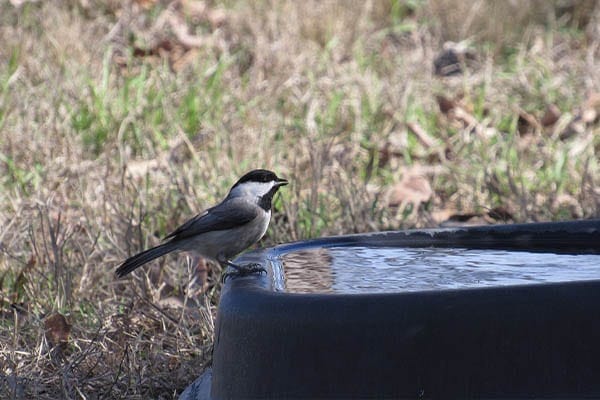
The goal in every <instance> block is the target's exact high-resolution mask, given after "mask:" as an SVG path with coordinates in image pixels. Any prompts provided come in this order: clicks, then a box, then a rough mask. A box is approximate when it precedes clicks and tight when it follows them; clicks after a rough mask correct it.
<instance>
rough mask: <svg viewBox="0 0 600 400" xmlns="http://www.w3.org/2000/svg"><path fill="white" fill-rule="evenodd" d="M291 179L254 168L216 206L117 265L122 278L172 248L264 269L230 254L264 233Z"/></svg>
mask: <svg viewBox="0 0 600 400" xmlns="http://www.w3.org/2000/svg"><path fill="white" fill-rule="evenodd" d="M287 184H288V181H287V180H285V179H282V178H278V177H277V175H275V173H274V172H271V171H268V170H265V169H255V170H253V171H250V172H248V173H247V174H246V175H244V176H242V177H241V178H240V179H239V180H238V181H237V182H236V183H235V185H233V187H232V188H231V190H230V191H229V194H228V195H227V197H225V199H224V200H223V201H222V202H221V203H219V204H217V205H216V206H214V207H212V208H209V209H208V210H206V211H204V212H203V213H201V214H198V215H196V216H195V217H193V218H192V219H190V220H188V221H187V222H185V223H184V224H183V225H181V226H180V227H179V228H177V229H176V230H175V231H173V232H172V233H170V234H169V235H167V236H166V237H165V240H167V241H166V242H164V243H162V244H160V245H158V246H156V247H153V248H151V249H148V250H145V251H142V252H141V253H139V254H136V255H134V256H132V257H129V258H128V259H127V260H125V262H123V264H121V265H120V266H119V268H117V270H116V271H115V275H116V276H117V278H121V277H123V276H125V275H127V274H128V273H130V272H131V271H133V270H135V269H136V268H138V267H141V266H142V265H144V264H146V263H147V262H150V261H152V260H154V259H155V258H158V257H160V256H163V255H165V254H167V253H170V252H172V251H187V252H190V253H192V254H194V255H199V256H202V257H204V258H206V259H209V260H212V261H216V262H218V263H219V264H221V266H223V267H225V266H231V267H233V268H235V269H236V270H237V273H238V274H243V275H245V274H248V273H252V272H258V271H264V269H263V268H262V267H260V265H257V264H252V265H251V266H246V267H242V266H239V265H236V264H234V263H232V262H231V258H232V257H234V256H235V255H237V254H239V253H241V252H242V251H244V250H246V249H247V248H248V247H250V246H252V245H253V244H254V243H256V242H258V241H259V240H260V238H262V237H263V235H264V234H265V232H266V231H267V227H268V226H269V221H270V220H271V203H272V200H273V196H274V195H275V193H276V192H277V190H278V189H279V188H280V187H281V186H285V185H287Z"/></svg>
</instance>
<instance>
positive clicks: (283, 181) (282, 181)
mask: <svg viewBox="0 0 600 400" xmlns="http://www.w3.org/2000/svg"><path fill="white" fill-rule="evenodd" d="M288 183H289V182H288V181H287V179H283V178H277V183H276V185H277V186H285V185H287V184H288Z"/></svg>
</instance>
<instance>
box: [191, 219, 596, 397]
mask: <svg viewBox="0 0 600 400" xmlns="http://www.w3.org/2000/svg"><path fill="white" fill-rule="evenodd" d="M344 248H346V249H358V248H368V249H375V250H377V249H380V250H381V249H386V251H389V252H391V253H390V254H393V252H394V249H398V252H399V253H400V252H402V251H406V250H410V251H412V252H410V251H409V252H408V257H407V256H406V254H404V256H403V258H402V257H400V258H398V257H395V258H393V259H394V260H398V259H400V260H402V263H401V268H399V269H398V270H397V271H395V272H393V273H390V274H389V275H387V276H389V277H390V279H391V280H397V281H398V282H401V281H402V282H403V284H402V285H400V284H399V285H397V287H396V286H395V285H392V286H391V287H390V286H388V287H386V288H385V290H381V291H378V290H371V289H367V290H366V292H365V291H363V292H360V293H356V292H353V291H352V290H349V291H348V290H347V289H344V288H342V290H337V289H336V290H331V288H332V287H335V286H336V285H337V282H339V281H340V280H343V279H342V278H343V276H342V275H344V274H345V273H346V272H345V271H346V270H347V269H351V268H354V267H356V266H354V267H353V266H352V263H351V262H350V263H348V262H347V261H345V262H346V264H342V265H344V266H345V267H344V268H342V269H340V270H341V271H342V272H343V273H342V274H340V273H339V271H338V272H335V271H334V272H333V273H332V272H331V271H330V272H327V267H326V266H327V265H328V264H327V263H328V262H329V264H330V265H335V262H336V261H335V260H334V259H333V258H335V257H336V255H337V254H343V250H344ZM435 249H439V253H441V254H443V256H442V257H441V259H443V261H444V262H446V261H447V260H446V259H447V258H448V256H447V254H451V255H454V254H459V255H460V252H461V251H464V252H465V254H469V255H470V256H471V258H473V254H475V255H477V254H488V253H486V252H494V254H501V255H502V256H503V257H507V260H511V263H512V265H511V268H509V269H506V268H504V266H502V265H500V266H499V267H495V266H493V265H492V266H491V267H490V266H489V265H487V267H488V270H487V271H484V267H486V263H482V264H481V266H480V265H479V264H477V263H475V264H473V265H470V266H469V268H467V269H464V268H463V265H461V264H460V261H458V262H454V264H452V263H450V264H448V265H450V266H449V267H440V266H437V267H436V268H440V270H439V271H440V272H439V274H438V275H439V276H440V277H441V279H442V280H443V278H444V276H445V275H447V274H450V275H451V276H452V277H453V278H451V279H446V281H445V282H446V283H447V284H445V285H446V286H441V287H440V286H436V284H437V283H436V282H433V283H432V285H431V287H427V286H419V287H418V288H417V289H414V288H411V287H410V279H413V280H415V281H417V282H416V283H415V284H416V285H417V284H418V285H421V284H422V282H421V280H422V279H421V278H420V275H419V274H418V273H419V269H423V270H428V269H430V268H433V267H429V266H428V265H429V264H428V261H426V260H425V261H424V262H422V263H421V264H420V266H418V267H415V266H414V265H411V264H414V263H411V262H410V260H411V258H410V257H415V258H419V257H420V255H422V254H425V253H429V252H433V253H432V254H435ZM381 251H383V250H381ZM478 252H482V253H478ZM507 252H510V253H507ZM298 254H300V255H302V257H304V258H302V257H295V256H294V255H298ZM311 254H312V256H311ZM322 254H328V255H327V256H325V257H324V260H317V261H318V262H317V261H315V260H313V258H323V256H322ZM332 254H333V256H332ZM375 254H377V251H375ZM511 254H512V257H511ZM598 254H600V220H591V221H573V222H562V223H542V224H519V225H503V226H486V227H472V228H458V229H437V230H421V231H403V232H382V233H374V234H367V235H351V236H340V237H332V238H324V239H318V240H313V241H307V242H301V243H293V244H287V245H281V246H278V247H275V248H271V249H263V250H259V251H254V252H250V253H247V254H245V255H244V256H243V257H241V258H240V259H238V262H240V263H246V262H258V263H261V264H263V265H264V266H265V268H266V269H267V271H268V273H267V275H262V276H258V275H256V276H249V277H243V278H237V279H232V280H230V281H228V282H227V284H226V285H225V286H224V288H223V292H222V295H221V302H220V305H219V310H218V316H217V329H216V336H215V347H214V353H213V367H212V370H210V371H209V372H207V374H205V375H204V376H203V377H201V378H200V379H199V380H198V381H197V382H196V383H195V384H194V385H192V386H191V387H190V388H188V390H186V392H185V393H184V394H182V397H181V398H183V399H186V400H187V399H200V398H202V399H209V398H210V399H228V398H265V397H267V398H523V397H554V398H565V397H567V398H585V397H587V398H593V397H600V362H598V360H600V256H599V255H598ZM290 255H291V256H292V258H294V257H295V258H296V260H294V263H295V264H294V265H293V269H295V270H296V273H295V275H298V273H300V274H301V275H303V276H305V277H307V278H302V277H300V278H299V281H300V282H304V281H309V282H310V277H311V275H319V277H320V278H319V279H317V280H315V283H314V285H317V286H318V284H319V282H320V283H323V282H325V283H326V284H324V285H323V287H318V288H317V289H316V290H315V291H316V292H317V293H307V292H310V291H312V290H310V286H311V285H312V284H311V285H308V286H309V289H306V288H304V287H302V288H300V289H299V290H298V291H300V292H304V293H292V292H289V291H286V288H285V275H284V269H285V268H288V270H291V266H290V265H287V266H286V257H290ZM415 255H417V256H418V257H417V256H415ZM536 255H539V257H536ZM311 257H312V258H311ZM332 257H333V258H332ZM439 258H440V257H438V259H439ZM297 259H299V260H300V261H299V262H298V260H297ZM303 259H304V260H307V263H306V264H307V266H306V268H302V265H303V261H302V260H303ZM346 259H348V257H346ZM349 259H350V260H352V258H351V257H350V258H349ZM311 260H312V261H311ZM332 260H333V261H332ZM406 260H408V261H406ZM546 260H547V261H546ZM596 260H599V261H598V268H597V269H596V268H594V265H595V264H594V263H595V262H596ZM421 261H422V260H421ZM454 261H456V260H454ZM356 263H357V264H358V265H359V266H361V265H365V260H364V259H361V257H356ZM288 264H289V258H288ZM372 264H374V265H372V266H371V267H370V268H383V267H382V266H381V265H378V263H377V262H375V263H372ZM282 265H283V267H284V268H282ZM323 265H325V267H321V266H323ZM519 265H523V266H524V267H523V268H524V269H525V270H526V271H525V272H523V271H521V270H519ZM531 265H533V266H534V267H535V268H534V269H533V270H530V269H531ZM562 265H564V268H561V266H562ZM405 267H406V268H408V269H411V271H412V272H410V274H409V275H408V277H409V279H408V283H406V282H407V279H406V277H405V276H403V275H394V274H396V273H403V272H404V269H406V268H405ZM500 267H502V268H500ZM444 268H447V270H444ZM361 269H364V270H365V272H364V274H365V275H364V276H365V278H364V279H365V280H366V279H367V278H368V277H369V275H370V274H369V272H368V271H369V269H368V268H358V269H357V271H359V272H357V273H360V271H361ZM333 270H334V269H332V271H333ZM499 270H500V272H502V273H499V272H498V271H499ZM551 270H552V271H555V272H558V273H547V271H551ZM506 271H509V275H508V278H507V275H506V274H505V273H506ZM565 271H566V272H565ZM311 272H313V274H311ZM425 272H427V271H425ZM484 272H485V273H484ZM596 273H597V275H596ZM452 274H455V275H452ZM490 274H491V275H490ZM371 275H372V274H371ZM429 275H431V274H429ZM540 275H543V276H541V277H540ZM382 276H383V279H384V280H385V277H386V275H385V274H383V275H382ZM425 276H427V274H425ZM472 276H477V277H478V278H477V279H471V277H472ZM456 277H458V278H456ZM352 278H353V279H354V278H355V277H352ZM459 278H460V279H459ZM294 279H298V277H297V276H295V278H294ZM461 279H462V280H463V281H464V282H462V281H461ZM328 281H331V282H333V283H334V284H333V285H332V284H329V285H327V283H328ZM355 281H356V279H354V280H353V282H355ZM358 281H359V283H360V279H359V280H358ZM456 281H461V282H462V283H461V284H459V285H453V282H456ZM331 282H329V283H331ZM438 283H439V282H438ZM314 285H313V286H314ZM354 285H356V284H354ZM418 285H417V286H418ZM359 286H364V285H359ZM381 286H383V285H382V284H378V283H377V282H375V286H371V288H372V289H377V288H378V287H381Z"/></svg>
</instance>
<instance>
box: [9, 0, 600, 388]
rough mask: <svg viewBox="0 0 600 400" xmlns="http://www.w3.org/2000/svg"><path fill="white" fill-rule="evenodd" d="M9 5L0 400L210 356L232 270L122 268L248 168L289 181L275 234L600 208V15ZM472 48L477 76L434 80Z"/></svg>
mask: <svg viewBox="0 0 600 400" xmlns="http://www.w3.org/2000/svg"><path fill="white" fill-rule="evenodd" d="M13 3H15V4H16V3H17V2H16V1H15V2H13ZM13 3H7V2H3V3H1V4H0V38H1V39H2V43H3V46H2V48H1V49H0V171H1V172H2V173H1V174H0V185H1V188H0V288H1V293H2V298H1V312H2V314H1V319H0V338H1V339H0V368H1V370H0V374H1V375H0V393H1V394H0V397H2V398H19V399H20V398H42V399H43V398H47V399H55V398H101V397H103V398H175V397H176V396H177V394H178V393H180V392H181V390H182V389H183V388H184V387H185V386H186V385H187V384H188V383H190V382H191V381H192V380H193V378H194V377H196V376H197V375H199V374H200V372H201V371H202V369H203V368H204V366H205V365H206V364H207V363H208V362H209V361H210V347H211V340H212V333H213V332H212V318H213V316H214V312H215V307H216V303H217V301H218V293H219V283H218V282H219V271H218V270H215V269H211V268H209V271H208V277H207V279H206V280H205V281H203V282H198V279H199V278H200V277H202V271H200V273H198V270H197V269H195V268H192V267H191V265H190V263H186V260H185V258H184V257H179V258H177V257H167V258H166V259H165V260H161V261H157V262H155V263H153V265H152V266H150V267H149V268H147V269H146V271H147V274H144V273H137V274H136V276H135V277H133V278H131V279H130V280H126V281H120V282H115V281H114V280H113V275H112V272H113V269H114V268H115V267H116V265H117V264H118V263H119V262H120V261H121V260H123V259H124V258H125V257H127V256H128V255H130V254H133V253H135V252H136V251H138V250H140V249H142V248H144V247H147V246H149V245H152V244H156V243H157V242H158V241H159V240H160V238H161V237H162V236H164V235H165V234H166V233H168V231H170V230H171V229H173V228H175V227H176V226H177V225H178V224H180V223H181V222H183V221H184V220H185V219H186V218H187V217H189V216H191V215H193V213H195V212H198V211H200V210H202V209H203V208H205V207H207V206H209V205H211V204H213V203H214V202H216V201H217V200H218V199H220V198H221V197H222V196H223V195H224V194H225V193H226V190H227V188H228V187H229V186H230V184H231V183H232V182H233V181H234V180H235V179H236V177H238V176H239V175H240V174H242V173H243V172H245V171H247V170H248V169H251V168H253V167H266V168H272V169H274V170H275V171H277V173H278V174H280V175H282V176H285V177H286V178H288V179H290V180H291V181H292V185H290V186H289V187H286V189H285V190H283V191H282V196H281V197H280V198H279V199H278V200H277V201H276V208H277V212H276V213H275V216H274V221H273V223H272V226H271V229H270V231H269V233H268V235H267V237H266V238H265V240H264V241H263V243H262V245H270V244H273V243H277V242H283V241H289V240H297V239H304V238H308V237H314V236H319V235H330V234H340V233H351V232H361V231H362V232H364V231H371V230H379V229H397V228H404V227H423V226H436V225H438V224H440V223H442V222H444V221H446V220H447V219H448V218H449V217H450V216H452V215H455V214H469V213H473V214H479V215H483V216H484V217H485V218H488V220H489V216H487V215H486V210H490V209H496V210H503V211H505V212H506V214H503V217H504V219H508V220H509V221H519V222H520V221H535V220H556V219H571V218H589V217H598V216H599V215H600V193H599V192H598V189H597V188H598V187H600V171H599V169H600V165H599V163H598V157H597V154H598V152H599V151H600V139H599V138H600V135H599V131H600V126H599V123H598V115H599V114H600V100H599V99H600V97H597V96H598V93H600V63H599V61H598V60H599V59H600V57H598V49H599V45H600V38H599V37H598V30H597V29H595V28H594V26H595V24H597V21H600V9H599V8H598V7H597V6H596V8H595V9H594V4H593V2H585V1H582V2H578V3H577V4H575V5H574V6H573V7H572V8H571V9H566V8H565V7H564V4H566V3H567V2H556V3H549V2H540V1H534V0H532V1H529V2H518V4H519V7H518V10H516V11H515V10H514V9H513V8H514V7H515V4H516V3H515V2H506V4H504V2H500V3H502V4H504V5H503V6H498V5H497V3H498V2H485V1H476V0H472V1H466V2H465V1H444V2H441V1H440V2H438V1H433V0H432V1H429V2H425V1H407V2H400V1H389V2H383V1H382V2H379V1H372V2H362V1H355V2H337V1H308V2H275V1H260V2H251V3H250V4H245V3H244V2H236V1H227V2H223V3H219V2H217V3H216V4H215V3H207V4H204V3H200V2H195V1H192V0H187V1H181V2H169V1H160V2H157V1H152V0H148V1H142V0H138V1H131V2H128V3H121V2H113V1H97V2H90V1H83V0H81V1H77V0H63V1H61V2H39V3H30V2H25V3H24V4H22V5H20V6H15V5H13ZM511 7H512V8H511ZM561 7H562V8H561ZM582 10H583V11H582ZM585 10H588V11H585ZM589 10H592V11H589ZM465 16H466V18H467V21H466V22H465V23H457V21H461V18H465ZM588 16H591V17H589V18H588ZM509 17H510V18H509ZM590 21H591V22H590ZM594 21H596V22H594ZM467 22H468V23H467ZM465 39H468V40H469V41H470V43H471V44H470V47H471V49H472V51H474V52H475V54H476V57H475V60H474V62H473V64H472V65H469V67H468V68H467V70H466V72H465V73H464V74H462V75H459V76H455V77H448V78H440V77H437V76H435V75H434V74H433V61H434V58H435V57H436V55H437V54H438V52H439V51H440V49H441V46H442V44H443V43H444V42H446V41H448V40H454V41H458V40H465ZM595 96H596V97H595ZM440 105H442V108H443V110H440ZM550 109H554V110H557V111H555V112H554V114H552V113H551V115H550V117H552V116H553V115H554V116H555V117H556V118H555V119H556V120H555V121H554V122H552V123H547V119H545V117H544V114H548V110H550ZM544 121H545V122H544ZM57 313H59V314H60V315H64V316H66V320H67V322H68V323H69V324H70V328H69V327H66V326H61V325H60V324H58V325H54V323H53V322H51V321H60V318H58V319H57V317H55V315H56V314H57ZM50 317H51V318H50ZM66 334H68V336H65V335H66ZM61 338H62V339H61ZM63 339H64V340H63Z"/></svg>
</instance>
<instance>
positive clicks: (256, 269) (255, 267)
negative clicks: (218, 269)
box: [222, 263, 267, 283]
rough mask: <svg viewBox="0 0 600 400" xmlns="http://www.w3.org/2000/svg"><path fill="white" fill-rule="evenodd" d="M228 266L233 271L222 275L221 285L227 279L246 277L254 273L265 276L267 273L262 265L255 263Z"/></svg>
mask: <svg viewBox="0 0 600 400" xmlns="http://www.w3.org/2000/svg"><path fill="white" fill-rule="evenodd" d="M229 266H232V267H233V268H235V270H234V271H231V272H225V273H224V274H223V278H222V282H223V283H225V281H226V280H227V278H229V277H238V276H247V275H251V274H256V273H260V274H262V273H263V272H264V273H265V274H266V273H267V270H266V269H265V268H264V267H263V266H262V265H260V264H257V263H252V264H246V265H244V266H241V265H235V264H229Z"/></svg>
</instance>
